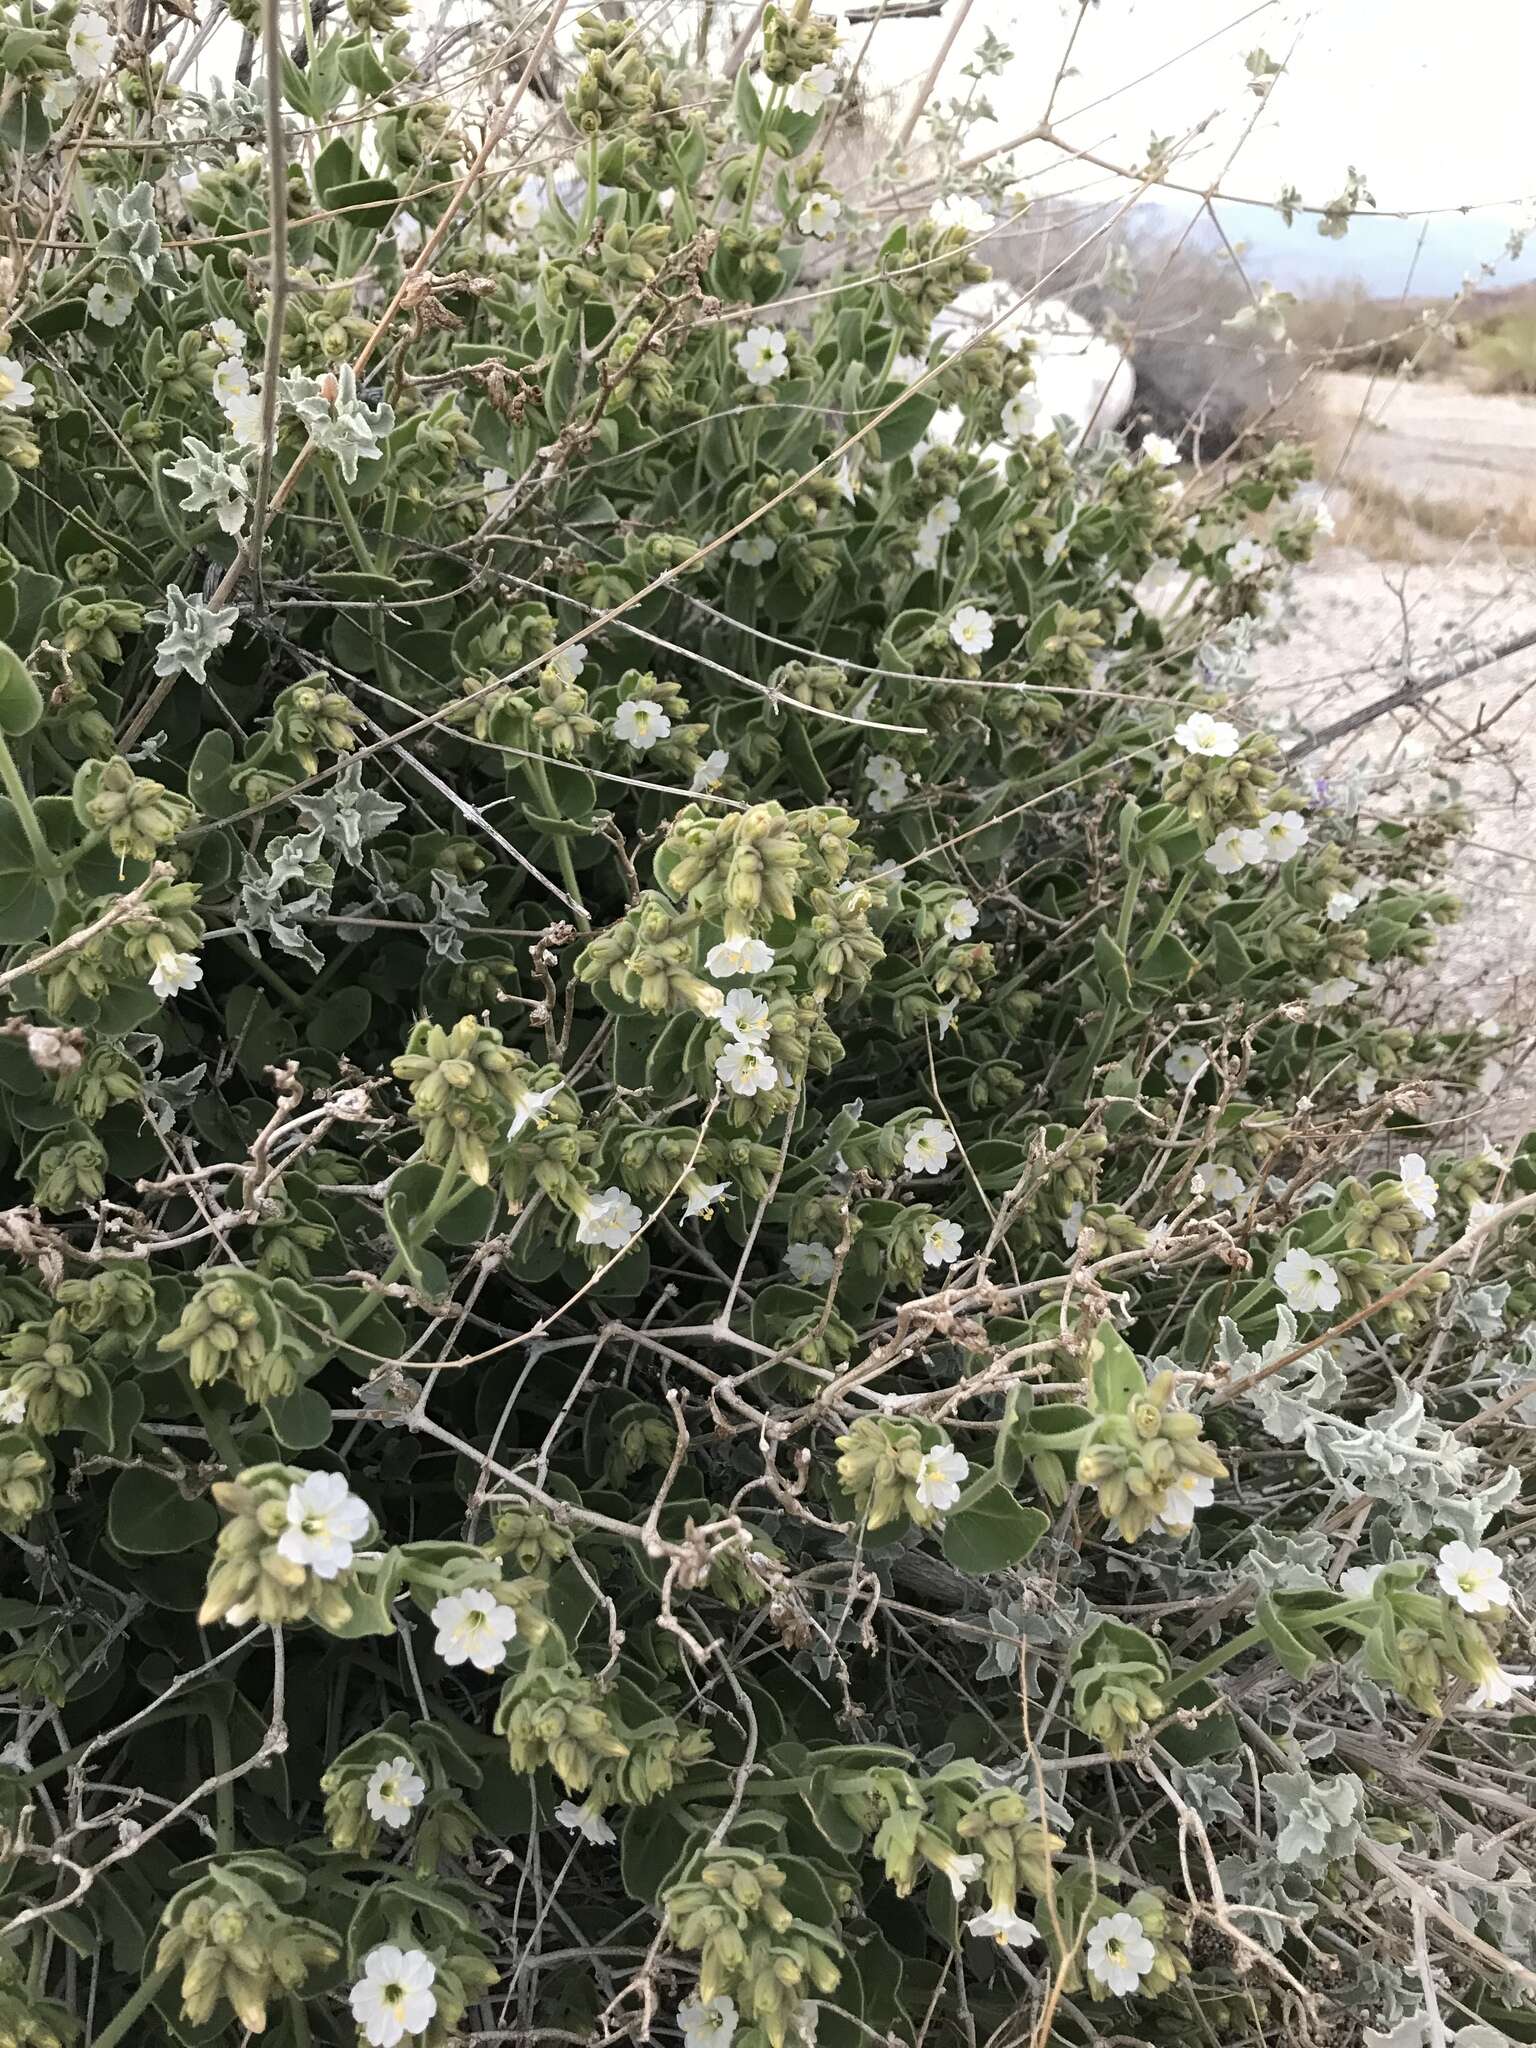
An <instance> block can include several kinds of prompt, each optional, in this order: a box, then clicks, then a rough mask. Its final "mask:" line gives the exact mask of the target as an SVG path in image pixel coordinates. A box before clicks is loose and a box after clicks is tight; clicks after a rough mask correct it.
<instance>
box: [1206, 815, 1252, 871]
mask: <svg viewBox="0 0 1536 2048" xmlns="http://www.w3.org/2000/svg"><path fill="white" fill-rule="evenodd" d="M1248 837H1249V834H1248V833H1246V832H1244V831H1243V830H1242V828H1241V827H1240V826H1238V825H1228V826H1227V827H1226V829H1225V831H1222V832H1218V833H1217V834H1216V837H1215V838H1214V839H1213V840H1212V841H1211V843H1210V845H1209V846H1208V847H1207V848H1206V849H1205V858H1206V860H1207V862H1208V863H1209V864H1210V866H1212V867H1213V868H1214V869H1215V870H1216V872H1217V874H1218V875H1235V874H1237V873H1238V871H1239V870H1240V869H1242V868H1245V867H1247V865H1248V849H1247V847H1246V845H1245V844H1244V842H1245V841H1246V840H1247V839H1248Z"/></svg>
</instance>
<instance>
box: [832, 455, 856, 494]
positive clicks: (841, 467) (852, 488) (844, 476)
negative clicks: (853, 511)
mask: <svg viewBox="0 0 1536 2048" xmlns="http://www.w3.org/2000/svg"><path fill="white" fill-rule="evenodd" d="M835 481H836V484H837V488H838V491H839V493H840V494H841V496H843V497H844V498H846V499H847V500H848V503H849V504H850V505H852V504H855V503H856V502H857V501H858V495H859V479H858V476H857V474H856V473H855V471H854V467H853V464H852V462H851V461H850V460H849V459H848V457H847V456H846V455H845V456H844V457H843V459H842V461H841V462H840V463H839V464H838V465H837V476H836V479H835Z"/></svg>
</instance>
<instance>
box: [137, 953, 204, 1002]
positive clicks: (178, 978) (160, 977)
mask: <svg viewBox="0 0 1536 2048" xmlns="http://www.w3.org/2000/svg"><path fill="white" fill-rule="evenodd" d="M202 978H203V963H202V961H201V960H199V959H198V957H197V955H196V954H195V953H168V954H167V955H166V957H165V958H164V959H163V960H157V961H156V962H155V968H154V972H153V973H152V974H151V975H150V977H149V985H150V987H151V988H152V989H153V990H154V992H155V994H156V995H157V996H158V997H159V998H160V1000H161V1002H162V1003H165V1002H169V1001H170V999H171V997H172V996H182V995H185V994H186V992H187V990H188V989H189V988H196V987H197V984H198V983H199V982H200V981H201V980H202Z"/></svg>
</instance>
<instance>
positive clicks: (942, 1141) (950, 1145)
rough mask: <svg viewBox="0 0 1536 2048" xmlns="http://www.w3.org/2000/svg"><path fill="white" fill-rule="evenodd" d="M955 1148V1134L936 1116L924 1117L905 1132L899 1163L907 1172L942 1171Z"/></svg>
mask: <svg viewBox="0 0 1536 2048" xmlns="http://www.w3.org/2000/svg"><path fill="white" fill-rule="evenodd" d="M954 1149H955V1134H954V1132H953V1131H952V1130H951V1129H950V1128H949V1125H948V1124H946V1123H943V1122H941V1121H940V1119H939V1118H938V1117H936V1116H928V1117H924V1118H923V1120H922V1122H921V1123H920V1124H915V1125H914V1126H913V1127H912V1129H911V1130H910V1131H908V1133H907V1142H906V1144H905V1145H904V1146H903V1147H902V1153H901V1163H902V1165H903V1166H904V1167H905V1168H906V1169H907V1171H908V1173H942V1172H943V1171H944V1169H945V1167H946V1166H948V1164H949V1155H950V1153H951V1152H953V1151H954Z"/></svg>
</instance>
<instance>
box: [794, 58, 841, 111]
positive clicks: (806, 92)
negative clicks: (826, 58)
mask: <svg viewBox="0 0 1536 2048" xmlns="http://www.w3.org/2000/svg"><path fill="white" fill-rule="evenodd" d="M836 90H837V73H836V72H835V71H834V70H833V69H832V66H831V65H830V64H816V65H813V66H812V68H811V69H810V70H809V71H807V72H806V73H805V74H804V76H803V77H801V78H797V79H796V80H795V82H794V83H793V85H791V86H790V88H789V90H788V92H787V93H785V95H784V104H785V106H786V107H788V109H789V111H790V112H791V113H792V114H819V113H820V112H821V110H822V107H823V106H824V105H825V104H826V102H827V100H828V98H829V97H830V96H831V94H833V93H834V92H836Z"/></svg>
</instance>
